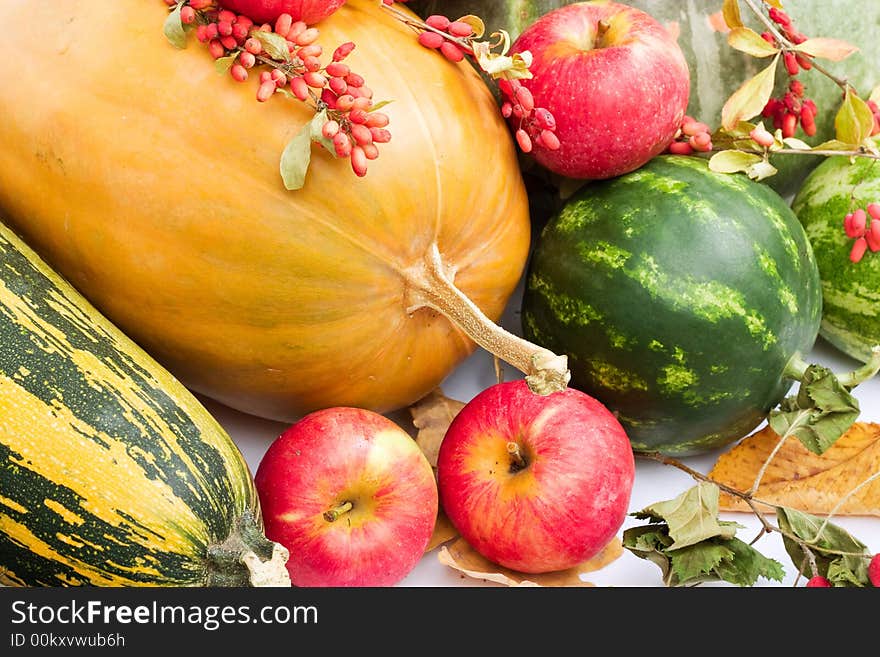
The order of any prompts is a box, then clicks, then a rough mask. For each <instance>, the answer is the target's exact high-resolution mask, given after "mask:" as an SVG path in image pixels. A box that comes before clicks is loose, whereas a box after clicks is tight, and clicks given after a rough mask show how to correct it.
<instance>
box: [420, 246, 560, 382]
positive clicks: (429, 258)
mask: <svg viewBox="0 0 880 657" xmlns="http://www.w3.org/2000/svg"><path fill="white" fill-rule="evenodd" d="M403 276H404V279H405V280H406V283H407V312H408V313H410V314H412V313H414V312H415V311H416V310H419V309H420V308H431V309H433V310H436V311H437V312H439V313H441V314H442V315H444V316H445V317H446V318H447V319H449V321H451V322H452V323H453V324H455V325H456V326H457V327H458V328H459V329H461V330H462V331H463V332H464V333H465V334H466V335H467V336H468V337H469V338H470V339H471V340H473V341H474V342H476V343H477V344H478V345H479V346H481V347H482V348H483V349H485V350H486V351H488V352H489V353H491V354H493V355H495V356H497V357H498V358H500V359H502V360H504V361H506V362H508V363H510V364H511V365H513V366H514V367H516V368H517V369H518V370H520V371H521V372H522V373H523V374H525V379H526V383H527V384H528V386H529V388H530V389H531V391H532V392H534V393H536V394H539V395H549V394H550V393H553V392H557V391H559V390H564V389H565V387H566V386H567V385H568V382H569V380H570V379H571V373H570V372H569V370H568V358H567V357H566V356H564V355H563V356H558V355H556V354H554V353H553V352H552V351H550V350H549V349H545V348H543V347H539V346H537V345H535V344H532V343H531V342H529V341H528V340H524V339H523V338H521V337H519V336H516V335H514V334H513V333H510V332H509V331H506V330H504V329H503V328H501V327H500V326H498V325H497V324H496V323H495V322H493V321H492V320H490V319H489V318H488V317H486V315H485V314H484V313H483V311H481V310H480V309H479V308H478V307H477V305H476V304H475V303H474V302H473V301H471V300H470V299H469V298H468V297H467V296H466V295H465V294H464V293H463V292H462V291H461V290H459V289H458V288H457V287H456V286H455V284H454V283H453V282H452V278H453V277H454V276H455V272H454V270H451V271H450V270H447V268H446V266H445V265H444V264H443V259H442V257H441V256H440V249H439V247H438V246H437V244H436V242H435V243H433V244H432V245H431V248H429V249H428V252H427V254H426V255H425V258H424V259H423V260H422V261H421V262H420V263H418V264H416V265H414V266H413V267H410V268H408V269H406V270H404V271H403Z"/></svg>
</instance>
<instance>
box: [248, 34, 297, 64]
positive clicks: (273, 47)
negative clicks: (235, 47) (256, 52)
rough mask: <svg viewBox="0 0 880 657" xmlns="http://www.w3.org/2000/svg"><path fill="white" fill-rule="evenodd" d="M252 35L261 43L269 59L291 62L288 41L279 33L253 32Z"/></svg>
mask: <svg viewBox="0 0 880 657" xmlns="http://www.w3.org/2000/svg"><path fill="white" fill-rule="evenodd" d="M250 34H251V36H252V37H255V38H256V39H257V40H258V41H259V42H260V44H261V45H262V46H263V50H265V51H266V54H267V55H269V57H271V58H272V59H276V60H284V61H290V49H289V48H288V47H287V39H285V38H284V37H283V36H281V35H280V34H278V33H277V32H264V31H263V30H251V33H250Z"/></svg>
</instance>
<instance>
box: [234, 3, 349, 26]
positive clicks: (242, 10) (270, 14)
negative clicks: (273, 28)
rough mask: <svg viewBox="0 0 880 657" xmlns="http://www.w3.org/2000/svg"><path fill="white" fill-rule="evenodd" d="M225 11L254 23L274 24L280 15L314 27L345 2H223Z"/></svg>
mask: <svg viewBox="0 0 880 657" xmlns="http://www.w3.org/2000/svg"><path fill="white" fill-rule="evenodd" d="M221 4H222V5H223V7H224V8H225V9H229V10H230V11H234V12H236V13H237V14H244V15H245V16H247V17H248V18H250V19H251V20H253V21H254V22H255V23H270V24H274V23H275V20H276V19H277V18H278V17H279V16H280V15H281V14H290V16H291V18H293V20H295V21H303V22H305V23H307V24H308V25H314V24H315V23H317V22H318V21H320V20H322V19H324V18H327V16H329V15H330V14H332V13H333V12H334V11H336V10H337V9H339V8H340V7H341V6H342V5H344V4H345V0H223V2H222V3H221Z"/></svg>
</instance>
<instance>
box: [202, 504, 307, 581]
mask: <svg viewBox="0 0 880 657" xmlns="http://www.w3.org/2000/svg"><path fill="white" fill-rule="evenodd" d="M289 557H290V553H289V552H288V551H287V548H285V547H284V546H283V545H280V544H279V543H275V542H273V541H270V540H269V539H268V538H266V537H265V536H264V535H263V532H262V531H260V528H259V527H258V525H257V522H256V519H255V518H254V515H253V514H252V513H251V512H250V511H245V512H244V513H242V514H241V516H240V517H239V518H238V519H237V520H236V523H235V526H234V527H233V529H232V531H231V532H230V533H229V536H228V537H227V538H226V540H225V541H223V542H222V543H215V544H214V545H211V546H209V547H208V570H207V574H206V577H205V584H206V586H290V585H291V584H290V575H289V574H288V572H287V567H286V565H285V564H286V563H287V559H288V558H289Z"/></svg>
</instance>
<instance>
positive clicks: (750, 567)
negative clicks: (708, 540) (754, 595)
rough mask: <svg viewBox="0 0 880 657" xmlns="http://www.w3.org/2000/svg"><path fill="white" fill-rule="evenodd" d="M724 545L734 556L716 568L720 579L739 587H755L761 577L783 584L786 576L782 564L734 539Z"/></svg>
mask: <svg viewBox="0 0 880 657" xmlns="http://www.w3.org/2000/svg"><path fill="white" fill-rule="evenodd" d="M724 545H725V547H726V548H727V549H728V550H730V551H731V552H732V553H733V556H732V557H730V558H729V559H725V560H723V561H722V562H721V563H719V564H718V566H717V567H716V568H715V573H716V575H717V576H718V578H719V579H722V580H724V581H725V582H730V583H731V584H737V585H738V586H754V585H755V583H756V582H757V581H758V578H759V577H763V578H764V579H772V580H776V581H777V582H781V581H782V578H783V577H784V576H785V571H784V570H783V567H782V564H781V563H779V562H778V561H776V559H770V558H768V557H765V556H764V555H763V554H761V553H760V552H758V551H757V550H756V549H755V548H753V547H752V546H751V545H749V544H748V543H745V542H744V541H741V540H739V539H738V538H733V539H730V540H729V541H727V542H726V543H725V544H724Z"/></svg>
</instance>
